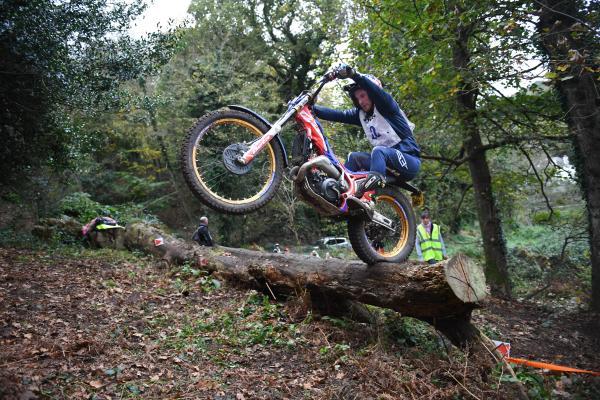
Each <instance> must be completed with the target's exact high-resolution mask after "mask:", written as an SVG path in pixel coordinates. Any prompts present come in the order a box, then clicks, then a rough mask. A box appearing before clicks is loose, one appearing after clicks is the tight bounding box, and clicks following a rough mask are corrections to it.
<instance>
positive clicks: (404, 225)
mask: <svg viewBox="0 0 600 400" xmlns="http://www.w3.org/2000/svg"><path fill="white" fill-rule="evenodd" d="M379 201H385V202H386V203H388V204H390V205H391V206H392V208H393V209H394V211H395V212H396V215H397V216H398V217H399V219H400V223H399V224H398V228H401V229H402V230H401V234H400V237H399V238H398V241H397V242H396V245H395V246H394V247H393V248H392V250H391V251H389V252H388V251H385V248H384V251H383V252H382V253H380V254H381V255H382V256H383V257H386V258H391V257H395V256H397V255H398V254H400V252H401V251H402V249H403V248H404V246H406V244H407V243H408V217H407V216H406V213H405V212H404V209H403V208H402V207H401V206H400V204H398V202H397V201H396V199H394V198H393V197H391V196H388V195H380V196H377V202H379Z"/></svg>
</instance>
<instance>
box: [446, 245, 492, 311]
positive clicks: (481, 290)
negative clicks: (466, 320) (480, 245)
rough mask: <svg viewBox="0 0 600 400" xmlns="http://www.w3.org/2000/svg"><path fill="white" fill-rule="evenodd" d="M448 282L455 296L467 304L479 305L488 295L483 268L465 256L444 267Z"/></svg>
mask: <svg viewBox="0 0 600 400" xmlns="http://www.w3.org/2000/svg"><path fill="white" fill-rule="evenodd" d="M444 273H445V274H446V281H447V282H448V285H449V286H450V288H451V289H452V291H453V292H454V295H455V296H456V297H458V298H459V299H460V300H462V301H463V302H465V303H478V302H480V301H482V300H483V299H485V298H486V297H487V295H488V293H487V287H486V285H485V273H484V271H483V268H482V267H481V266H480V265H478V264H476V263H474V262H473V261H472V260H471V259H470V258H468V257H467V256H465V255H463V254H458V255H456V256H454V257H452V258H451V259H450V260H448V262H447V263H446V264H445V265H444Z"/></svg>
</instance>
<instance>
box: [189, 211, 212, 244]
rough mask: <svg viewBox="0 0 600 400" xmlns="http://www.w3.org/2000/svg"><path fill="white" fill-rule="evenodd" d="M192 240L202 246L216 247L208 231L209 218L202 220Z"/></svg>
mask: <svg viewBox="0 0 600 400" xmlns="http://www.w3.org/2000/svg"><path fill="white" fill-rule="evenodd" d="M192 240H194V241H195V242H197V243H198V244H199V245H200V246H214V245H215V244H214V242H213V239H212V237H211V236H210V232H209V231H208V218H206V217H202V218H200V226H198V229H196V232H194V235H193V236H192Z"/></svg>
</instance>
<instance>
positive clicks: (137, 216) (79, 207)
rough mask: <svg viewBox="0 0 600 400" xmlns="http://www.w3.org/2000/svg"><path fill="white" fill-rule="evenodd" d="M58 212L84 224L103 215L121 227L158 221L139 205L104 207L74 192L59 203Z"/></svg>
mask: <svg viewBox="0 0 600 400" xmlns="http://www.w3.org/2000/svg"><path fill="white" fill-rule="evenodd" d="M59 211H60V212H61V213H63V214H66V215H68V216H70V217H73V218H76V219H77V220H78V221H79V222H81V223H84V224H86V223H88V222H89V221H90V220H92V219H93V218H95V217H98V216H103V215H104V216H110V217H112V218H114V219H116V220H117V222H119V224H121V225H125V224H127V223H130V222H133V221H139V220H141V221H146V222H157V221H158V220H157V218H156V217H155V216H153V215H151V214H149V213H147V212H146V211H145V210H144V208H143V205H141V204H135V203H127V204H120V205H114V206H113V205H105V204H101V203H99V202H97V201H95V200H92V199H91V196H90V194H88V193H84V192H75V193H72V194H70V195H68V196H66V197H65V198H64V199H63V200H62V201H61V203H60V206H59Z"/></svg>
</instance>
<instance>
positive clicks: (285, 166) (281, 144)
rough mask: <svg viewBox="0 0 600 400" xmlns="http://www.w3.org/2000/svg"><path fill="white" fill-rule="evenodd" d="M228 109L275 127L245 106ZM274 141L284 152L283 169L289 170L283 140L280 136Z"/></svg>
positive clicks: (233, 106) (234, 106)
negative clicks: (243, 113)
mask: <svg viewBox="0 0 600 400" xmlns="http://www.w3.org/2000/svg"><path fill="white" fill-rule="evenodd" d="M227 108H231V109H232V110H236V111H241V112H245V113H247V114H250V115H252V116H253V117H256V118H258V119H259V120H260V121H262V122H263V123H264V124H265V125H267V126H268V127H269V128H271V126H273V125H272V124H271V123H270V122H269V121H267V119H266V118H264V117H263V116H262V115H260V114H258V113H257V112H255V111H252V110H251V109H249V108H246V107H244V106H238V105H235V104H234V105H229V106H227ZM273 139H274V140H277V141H278V142H279V145H280V146H281V150H282V151H283V160H284V161H283V162H284V164H283V167H284V168H287V166H288V156H287V151H286V150H285V146H284V145H283V140H281V137H280V136H279V135H277V136H275V137H274V138H273Z"/></svg>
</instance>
